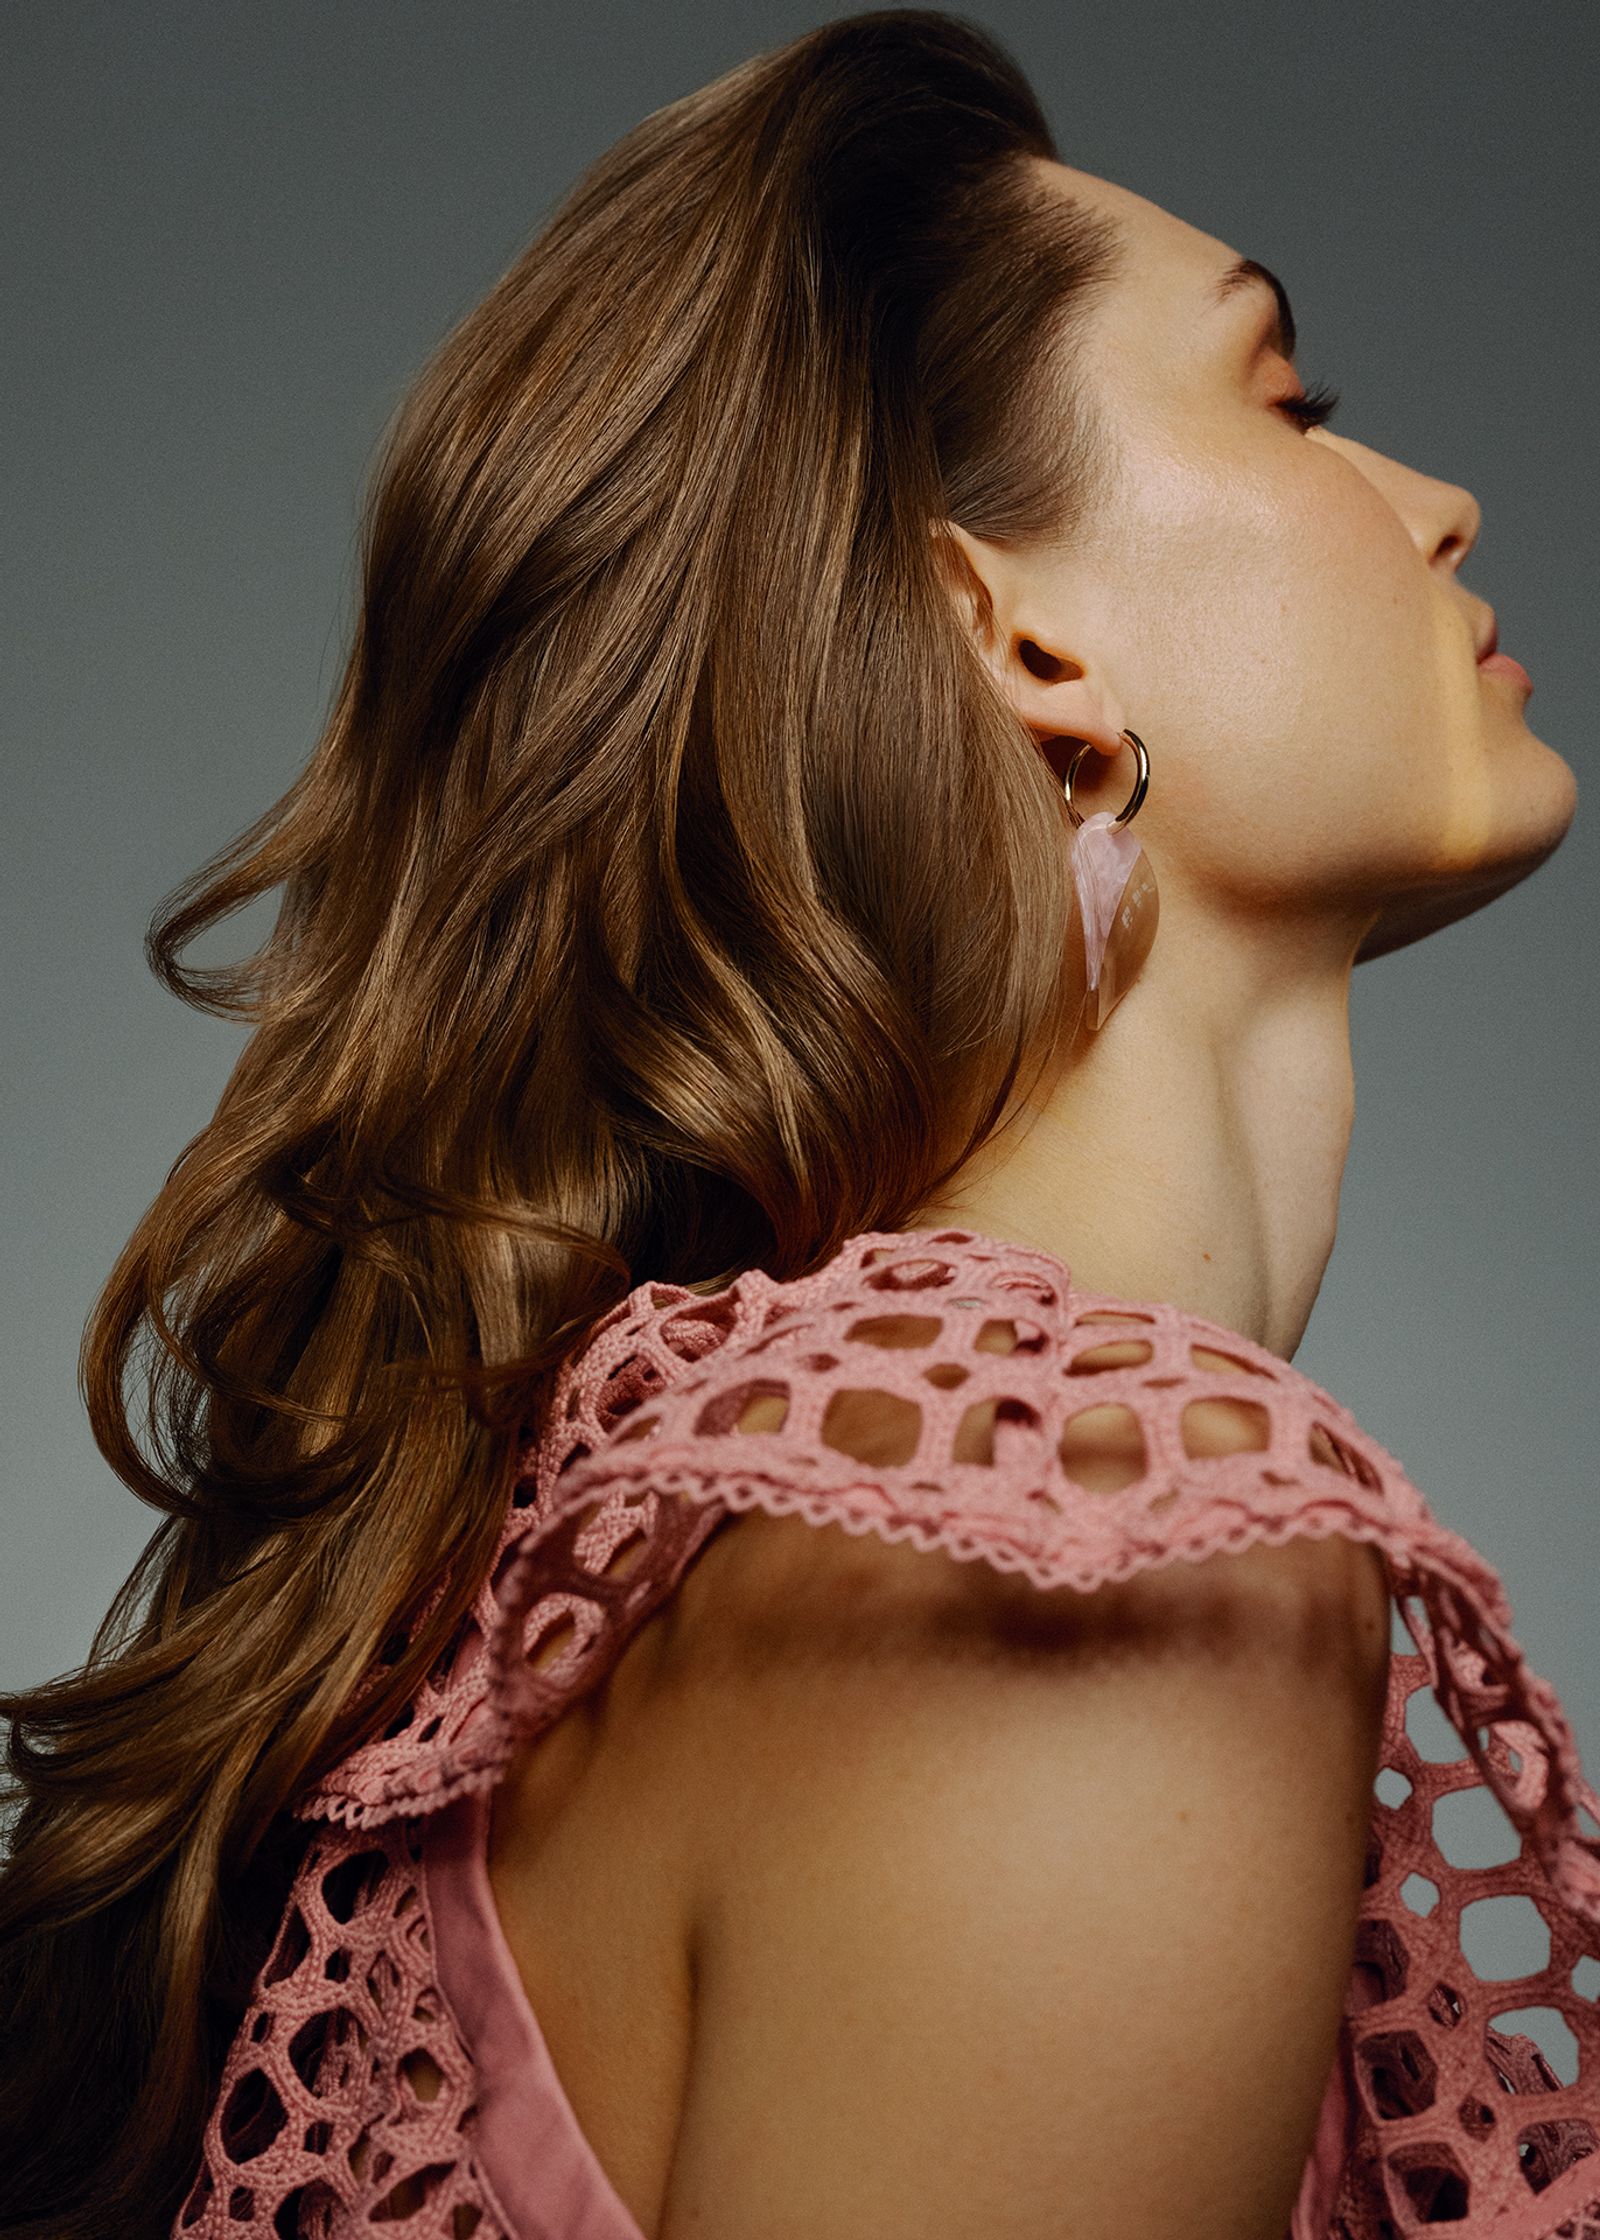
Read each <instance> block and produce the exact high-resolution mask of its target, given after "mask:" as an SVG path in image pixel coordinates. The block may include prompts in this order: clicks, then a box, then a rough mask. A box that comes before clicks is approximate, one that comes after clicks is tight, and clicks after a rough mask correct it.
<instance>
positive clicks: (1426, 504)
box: [1311, 428, 1483, 575]
mask: <svg viewBox="0 0 1600 2240" xmlns="http://www.w3.org/2000/svg"><path fill="white" fill-rule="evenodd" d="M1311 434H1312V439H1313V440H1314V441H1321V442H1324V443H1328V444H1332V445H1334V446H1336V447H1337V448H1338V449H1339V450H1340V451H1342V452H1343V453H1344V454H1345V456H1346V457H1347V458H1348V459H1350V460H1351V461H1352V462H1353V464H1354V465H1356V466H1358V467H1359V468H1360V469H1361V472H1362V473H1363V474H1364V475H1365V476H1366V477H1367V480H1368V481H1369V482H1370V483H1372V484H1373V485H1374V487H1375V488H1377V489H1379V490H1381V491H1382V492H1383V495H1384V496H1385V497H1386V498H1387V499H1388V501H1389V503H1390V504H1391V505H1392V506H1393V507H1394V510H1395V512H1396V513H1397V514H1399V516H1400V518H1401V520H1402V521H1403V522H1404V523H1405V525H1406V527H1407V529H1409V530H1410V532H1411V537H1412V541H1413V543H1414V544H1415V545H1416V548H1417V550H1418V551H1419V552H1420V553H1421V554H1422V556H1423V558H1424V559H1425V560H1426V561H1427V562H1428V564H1429V565H1430V567H1441V568H1444V569H1445V570H1446V571H1447V572H1448V573H1449V574H1451V575H1455V574H1457V573H1459V571H1460V568H1461V564H1462V562H1463V561H1464V560H1465V559H1466V557H1467V554H1468V553H1469V552H1470V551H1471V550H1472V548H1473V546H1474V545H1475V544H1476V543H1477V541H1478V532H1479V530H1480V529H1481V528H1482V526H1483V508H1482V507H1481V506H1480V505H1479V503H1478V501H1477V499H1476V498H1475V497H1474V496H1473V495H1472V492H1471V491H1470V490H1465V489H1463V488H1462V486H1461V484H1460V483H1458V482H1441V481H1440V480H1439V478H1438V477H1437V476H1436V475H1431V474H1421V473H1419V472H1418V470H1417V469H1416V468H1415V467H1408V466H1405V465H1403V464H1402V463H1401V461H1400V460H1398V459H1391V458H1390V457H1389V455H1388V454H1387V452H1383V451H1374V450H1373V449H1372V448H1371V447H1370V445H1368V444H1365V443H1356V442H1355V441H1353V439H1352V438H1351V437H1349V436H1341V435H1335V433H1334V432H1333V430H1332V429H1331V428H1315V429H1313V430H1312V431H1311Z"/></svg>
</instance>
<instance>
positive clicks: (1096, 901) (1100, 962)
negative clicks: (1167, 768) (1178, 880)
mask: <svg viewBox="0 0 1600 2240" xmlns="http://www.w3.org/2000/svg"><path fill="white" fill-rule="evenodd" d="M1122 736H1123V738H1124V739H1126V740H1127V742H1128V744H1129V746H1130V747H1132V749H1133V751H1134V754H1135V755H1136V756H1137V758H1138V766H1139V767H1138V775H1137V777H1136V778H1135V779H1134V786H1133V791H1132V793H1131V794H1130V795H1129V797H1128V800H1127V802H1126V804H1125V805H1124V807H1123V808H1122V809H1121V810H1119V811H1118V813H1117V814H1116V815H1115V816H1113V815H1112V814H1111V812H1110V810H1109V809H1097V810H1096V811H1095V813H1094V815H1093V816H1092V817H1084V816H1081V815H1080V814H1079V812H1078V807H1077V804H1076V802H1074V800H1073V798H1072V781H1073V778H1074V777H1075V776H1076V774H1077V769H1078V765H1079V763H1080V762H1082V760H1083V758H1084V756H1085V755H1086V754H1090V753H1093V752H1095V751H1096V750H1095V748H1094V744H1093V742H1092V741H1091V740H1087V739H1086V740H1085V741H1084V742H1083V744H1082V745H1081V746H1080V747H1079V748H1078V751H1077V752H1076V754H1074V755H1073V757H1072V759H1071V761H1070V762H1069V763H1068V764H1067V769H1066V775H1065V777H1064V778H1063V779H1062V781H1061V791H1062V793H1063V794H1064V795H1065V797H1066V803H1067V814H1068V816H1069V817H1070V818H1071V819H1072V822H1073V824H1074V825H1075V826H1076V827H1077V829H1076V831H1075V832H1074V833H1073V835H1072V880H1073V885H1074V887H1075V888H1076V890H1077V895H1078V912H1079V916H1080V918H1081V920H1082V923H1083V953H1084V962H1085V965H1086V967H1087V973H1088V994H1087V998H1086V1001H1085V1005H1084V1018H1085V1020H1086V1021H1087V1023H1088V1025H1089V1026H1091V1027H1094V1028H1096V1029H1098V1028H1100V1027H1103V1026H1104V1025H1105V1023H1106V1021H1107V1020H1108V1019H1109V1018H1110V1016H1111V1014H1112V1012H1113V1011H1115V1009H1116V1008H1117V1005H1118V1004H1119V1003H1120V1002H1121V1001H1122V999H1123V997H1124V996H1125V995H1126V994H1127V992H1128V990H1129V988H1131V987H1132V985H1133V983H1134V981H1135V980H1136V979H1137V977H1138V974H1139V967H1140V966H1141V965H1142V964H1143V963H1144V960H1145V958H1146V957H1147V956H1148V955H1149V954H1150V944H1151V943H1152V942H1153V941H1154V940H1155V937H1156V924H1157V920H1158V919H1159V917H1160V911H1161V898H1160V895H1159V893H1158V892H1157V889H1156V875H1155V873H1154V871H1153V870H1152V869H1151V868H1150V858H1149V857H1148V856H1147V855H1146V854H1145V852H1144V850H1143V848H1141V847H1140V845H1139V843H1138V841H1137V840H1136V839H1135V838H1134V837H1133V835H1132V833H1131V832H1129V830H1128V829H1127V828H1128V826H1129V825H1130V824H1131V823H1132V821H1133V819H1134V818H1135V817H1136V816H1137V815H1138V813H1139V807H1140V804H1141V803H1142V802H1143V800H1144V797H1145V794H1146V793H1147V791H1148V790H1149V785H1150V754H1149V750H1148V749H1147V747H1146V746H1145V743H1144V741H1143V740H1142V739H1141V738H1140V737H1139V735H1138V733H1137V732H1134V731H1124V732H1123V734H1122Z"/></svg>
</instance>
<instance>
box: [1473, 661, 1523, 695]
mask: <svg viewBox="0 0 1600 2240" xmlns="http://www.w3.org/2000/svg"><path fill="white" fill-rule="evenodd" d="M1478 667H1479V668H1480V669H1489V670H1492V671H1493V673H1494V675H1495V676H1497V677H1515V678H1516V679H1517V681H1518V683H1519V684H1520V685H1521V686H1522V689H1523V691H1524V692H1531V691H1532V690H1533V679H1532V677H1530V676H1529V674H1528V672H1527V670H1526V669H1524V667H1523V666H1522V663H1521V662H1520V661H1513V660H1512V658H1511V656H1510V654H1509V653H1487V654H1485V655H1484V657H1483V659H1482V660H1481V661H1480V662H1479V663H1478Z"/></svg>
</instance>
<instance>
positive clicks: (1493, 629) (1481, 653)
mask: <svg viewBox="0 0 1600 2240" xmlns="http://www.w3.org/2000/svg"><path fill="white" fill-rule="evenodd" d="M1499 646H1500V625H1499V624H1498V623H1497V622H1496V621H1495V618H1494V613H1493V610H1492V609H1491V610H1490V614H1489V620H1488V623H1487V624H1486V626H1485V627H1484V628H1483V629H1482V630H1480V631H1479V633H1478V659H1479V660H1480V661H1487V660H1488V658H1489V656H1490V654H1491V653H1495V652H1498V650H1499Z"/></svg>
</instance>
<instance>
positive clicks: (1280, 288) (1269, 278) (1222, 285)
mask: <svg viewBox="0 0 1600 2240" xmlns="http://www.w3.org/2000/svg"><path fill="white" fill-rule="evenodd" d="M1250 287H1267V288H1270V289H1271V290H1272V294H1273V299H1274V301H1275V302H1276V304H1277V306H1278V318H1277V324H1276V326H1275V327H1274V329H1273V333H1272V340H1273V342H1274V343H1275V344H1276V346H1277V348H1278V350H1279V351H1280V352H1281V353H1282V355H1283V356H1284V357H1286V358H1293V356H1294V313H1293V312H1292V311H1291V310H1290V308H1289V297H1288V294H1287V292H1286V290H1285V288H1284V285H1283V282H1282V281H1281V280H1280V279H1279V278H1278V275H1277V274H1276V273H1275V272H1269V271H1268V270H1267V268H1266V266H1265V265H1264V264H1258V263H1257V261H1256V259H1255V258H1254V257H1241V258H1240V259H1239V261H1238V262H1237V264H1230V265H1229V267H1228V269H1227V271H1226V272H1225V273H1224V274H1223V275H1222V277H1221V279H1220V280H1219V281H1218V282H1217V301H1218V302H1219V303H1225V302H1226V301H1227V299H1228V298H1229V296H1231V295H1232V294H1233V292H1234V290H1235V289H1236V288H1250Z"/></svg>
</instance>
